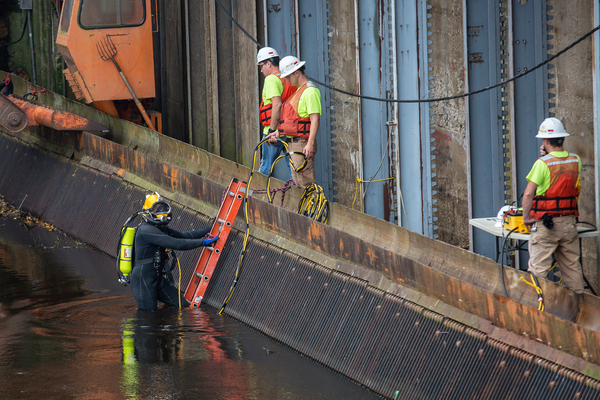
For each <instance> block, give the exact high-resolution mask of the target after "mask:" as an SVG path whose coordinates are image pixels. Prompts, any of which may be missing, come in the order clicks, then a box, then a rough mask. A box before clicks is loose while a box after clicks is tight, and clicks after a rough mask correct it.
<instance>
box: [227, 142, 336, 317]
mask: <svg viewBox="0 0 600 400" xmlns="http://www.w3.org/2000/svg"><path fill="white" fill-rule="evenodd" d="M277 140H278V141H279V142H281V143H282V144H283V147H284V149H285V152H284V154H282V155H280V156H279V157H277V158H276V159H275V161H274V162H273V165H271V170H270V171H269V176H268V177H267V197H268V199H269V202H270V203H273V199H272V198H271V191H270V180H271V176H272V175H273V168H274V167H275V165H276V164H277V163H278V162H279V160H281V159H282V158H283V157H285V156H287V155H289V156H290V157H289V160H290V166H291V168H293V169H294V171H296V172H299V171H301V170H302V169H304V167H305V166H306V157H305V158H304V162H302V165H300V166H299V167H296V166H295V164H294V161H293V160H292V157H291V155H292V154H296V155H301V156H302V157H304V154H303V153H294V152H289V151H288V149H289V147H288V144H287V143H286V142H285V141H283V140H281V139H277ZM268 141H269V139H263V140H262V141H261V142H260V143H258V144H257V145H256V147H255V148H254V155H253V156H252V168H250V174H249V175H248V184H247V188H248V191H247V194H246V196H244V219H245V221H246V232H245V234H244V241H243V242H242V250H241V252H240V258H239V260H238V265H237V268H236V270H235V276H234V278H233V283H232V284H231V287H230V288H229V294H228V295H227V297H226V298H225V300H224V301H223V304H222V305H221V309H220V310H219V315H221V314H223V311H224V310H225V307H226V306H227V303H228V302H229V300H230V299H231V296H232V295H233V291H234V290H235V286H236V285H237V283H238V280H239V277H240V271H241V269H242V264H243V262H244V256H245V255H246V246H247V245H248V238H249V236H250V223H249V222H248V195H249V193H250V191H249V190H250V183H251V182H252V176H253V175H254V167H255V165H256V154H257V153H258V149H260V148H261V147H262V146H263V145H264V144H265V143H268ZM311 186H312V185H311ZM315 186H317V187H318V188H320V192H321V193H322V192H323V189H322V188H321V187H320V186H318V185H315ZM307 190H308V188H307V189H306V190H305V191H304V195H303V196H302V198H304V197H305V195H306V194H307ZM315 191H317V192H318V190H315ZM324 197H325V196H324V195H323V198H324ZM326 201H327V200H326V199H325V202H326ZM317 204H319V205H320V207H317V209H319V210H321V211H320V213H319V214H324V215H325V217H326V218H325V223H326V222H327V215H328V212H326V213H323V209H324V208H325V206H322V201H321V202H320V203H317ZM326 209H327V210H329V205H328V203H327V205H326ZM298 210H299V211H298V212H300V208H299V209H298Z"/></svg>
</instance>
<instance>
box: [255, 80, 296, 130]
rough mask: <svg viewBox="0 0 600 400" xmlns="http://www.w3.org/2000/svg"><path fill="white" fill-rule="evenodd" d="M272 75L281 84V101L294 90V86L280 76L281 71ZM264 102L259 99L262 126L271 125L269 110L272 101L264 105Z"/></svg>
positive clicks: (270, 109)
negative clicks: (279, 80) (275, 76)
mask: <svg viewBox="0 0 600 400" xmlns="http://www.w3.org/2000/svg"><path fill="white" fill-rule="evenodd" d="M273 75H277V77H278V78H279V79H281V84H282V85H283V93H281V101H286V100H287V99H288V98H289V97H290V96H291V95H292V94H294V92H295V91H296V86H292V85H291V84H290V83H289V82H288V81H287V79H285V78H282V77H281V76H280V75H281V72H276V73H275V74H273ZM263 103H264V102H263V101H262V100H261V102H260V108H259V111H260V123H261V124H262V126H270V125H271V112H272V110H273V103H270V104H267V105H264V104H263Z"/></svg>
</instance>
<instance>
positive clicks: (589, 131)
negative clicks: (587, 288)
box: [548, 0, 600, 292]
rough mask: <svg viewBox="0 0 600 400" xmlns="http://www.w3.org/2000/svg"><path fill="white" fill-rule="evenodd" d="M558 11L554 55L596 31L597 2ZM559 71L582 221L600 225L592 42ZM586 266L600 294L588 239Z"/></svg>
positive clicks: (560, 107)
mask: <svg viewBox="0 0 600 400" xmlns="http://www.w3.org/2000/svg"><path fill="white" fill-rule="evenodd" d="M549 4H551V5H552V7H553V9H552V10H551V11H550V12H549V13H548V14H549V15H551V16H552V17H553V19H552V20H550V21H549V24H551V25H552V26H553V28H554V29H553V30H551V31H550V32H549V33H550V34H551V35H553V36H554V38H553V39H552V40H551V41H549V43H550V44H552V45H554V49H553V50H552V51H551V52H552V53H556V52H557V51H560V50H562V49H564V48H565V47H566V46H568V45H569V44H571V43H572V42H574V41H575V40H577V39H578V38H579V37H581V36H583V35H584V34H586V33H587V32H589V31H590V30H591V29H592V28H593V26H592V25H593V16H592V12H591V11H592V10H591V3H590V2H589V1H586V0H576V1H574V2H567V3H565V2H561V1H557V0H553V1H551V2H549ZM554 65H555V68H554V69H553V70H550V71H549V73H552V74H555V78H554V79H553V80H551V82H554V84H555V87H554V88H553V89H551V93H554V94H555V95H556V97H555V98H554V102H555V104H556V106H555V111H554V112H555V113H556V117H557V118H559V119H560V120H561V121H562V122H563V123H564V125H565V129H566V130H567V132H569V133H570V134H571V136H570V137H569V138H567V139H566V140H565V149H566V150H568V151H572V152H574V153H576V154H578V155H579V156H580V157H581V178H582V181H581V194H580V196H579V212H580V217H579V220H580V221H588V222H591V223H594V224H595V221H596V215H595V208H596V204H595V202H596V201H597V199H596V198H595V197H596V196H595V193H596V187H595V176H594V175H595V169H596V168H598V166H595V165H594V115H593V84H592V68H593V63H592V42H591V40H590V39H587V40H585V41H583V42H582V43H580V44H578V45H577V46H576V47H574V48H573V49H572V50H570V51H569V52H568V53H566V54H565V55H564V56H561V57H559V58H558V59H557V60H555V61H554ZM582 250H583V252H582V258H583V267H584V273H585V275H586V277H587V278H588V280H589V281H590V282H592V284H593V286H594V287H595V289H596V292H599V291H600V283H599V281H598V269H599V267H600V266H599V264H598V246H597V241H596V240H595V239H594V238H589V239H584V240H583V249H582Z"/></svg>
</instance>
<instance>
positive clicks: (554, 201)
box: [530, 153, 579, 219]
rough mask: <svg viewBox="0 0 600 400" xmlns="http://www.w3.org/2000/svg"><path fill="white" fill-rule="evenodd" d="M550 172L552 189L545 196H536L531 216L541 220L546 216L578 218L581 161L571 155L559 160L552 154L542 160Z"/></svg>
mask: <svg viewBox="0 0 600 400" xmlns="http://www.w3.org/2000/svg"><path fill="white" fill-rule="evenodd" d="M541 160H542V161H544V162H545V163H546V165H547V166H548V169H549V170H550V187H549V188H548V190H546V193H545V194H544V195H543V196H535V197H534V198H533V203H532V206H531V212H530V216H531V217H532V218H535V219H541V218H542V217H543V216H544V214H549V215H574V216H576V217H577V216H578V215H579V213H578V210H577V196H578V195H579V189H578V188H577V177H578V176H579V159H578V158H577V155H575V154H572V153H569V155H568V156H567V157H563V158H558V157H554V156H552V155H550V154H548V155H546V156H544V157H542V158H541Z"/></svg>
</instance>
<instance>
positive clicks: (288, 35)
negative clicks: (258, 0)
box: [267, 0, 296, 58]
mask: <svg viewBox="0 0 600 400" xmlns="http://www.w3.org/2000/svg"><path fill="white" fill-rule="evenodd" d="M267 24H268V32H269V33H268V34H269V47H272V48H274V49H275V50H277V52H278V53H279V55H280V56H281V57H282V58H283V57H285V56H287V55H290V54H291V55H296V16H295V12H294V0H267Z"/></svg>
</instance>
